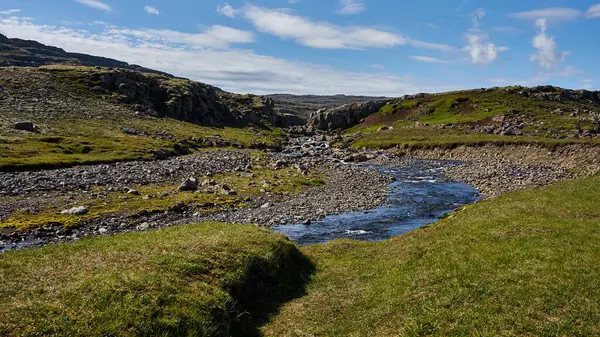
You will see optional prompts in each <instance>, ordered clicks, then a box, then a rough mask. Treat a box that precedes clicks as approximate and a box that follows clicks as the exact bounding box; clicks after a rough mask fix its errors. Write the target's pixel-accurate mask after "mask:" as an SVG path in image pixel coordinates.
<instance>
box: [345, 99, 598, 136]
mask: <svg viewBox="0 0 600 337" xmlns="http://www.w3.org/2000/svg"><path fill="white" fill-rule="evenodd" d="M521 90H523V89H522V88H519V87H506V88H493V89H488V90H480V89H476V90H464V91H455V92H447V93H440V94H433V95H425V96H423V97H420V98H415V99H408V100H402V99H397V100H395V101H392V102H391V103H390V104H388V105H386V106H383V107H382V108H381V109H380V111H379V112H378V114H380V115H383V116H388V117H390V118H389V122H388V123H390V124H389V125H393V126H409V125H414V123H415V122H420V123H427V124H435V125H440V124H467V125H469V124H487V123H489V121H490V119H491V118H492V117H494V116H497V115H519V116H520V117H519V118H521V119H524V120H526V121H528V123H529V124H530V125H529V126H528V127H526V128H525V129H524V131H525V132H527V133H529V134H531V135H535V136H539V137H548V136H549V135H559V136H566V135H568V133H569V131H570V130H573V129H575V128H576V127H579V128H581V129H582V130H592V129H595V128H597V125H596V124H595V123H594V122H593V121H591V120H589V119H587V117H589V114H588V113H587V112H585V111H590V110H591V111H598V106H595V105H593V104H591V103H590V102H587V103H586V102H584V101H582V102H578V101H569V100H565V101H562V102H560V101H544V100H540V99H538V98H535V97H522V96H521V95H520V94H519V93H520V91H521ZM557 109H561V110H562V111H563V112H564V113H563V114H562V115H559V114H553V113H552V112H553V111H555V110H557ZM576 110H577V111H579V115H578V116H575V117H571V116H570V114H571V113H572V112H574V111H576ZM395 116H397V118H394V117H395ZM580 117H584V118H586V119H584V120H582V119H580ZM540 122H543V124H541V123H540ZM391 123H393V124H391ZM532 123H533V124H532ZM380 126H382V125H377V127H380ZM372 130H373V125H371V124H370V123H369V118H367V119H366V120H365V122H364V123H362V124H359V125H357V126H355V127H353V128H352V129H351V130H349V131H350V132H358V131H363V132H368V131H372Z"/></svg>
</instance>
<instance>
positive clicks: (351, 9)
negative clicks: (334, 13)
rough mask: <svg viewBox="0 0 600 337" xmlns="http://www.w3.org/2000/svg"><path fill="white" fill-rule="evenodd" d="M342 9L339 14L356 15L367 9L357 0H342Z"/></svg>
mask: <svg viewBox="0 0 600 337" xmlns="http://www.w3.org/2000/svg"><path fill="white" fill-rule="evenodd" d="M340 5H341V6H342V8H340V9H339V10H338V14H342V15H354V14H359V13H362V12H364V11H365V10H366V9H367V7H366V6H365V4H363V3H362V2H359V1H357V0H340Z"/></svg>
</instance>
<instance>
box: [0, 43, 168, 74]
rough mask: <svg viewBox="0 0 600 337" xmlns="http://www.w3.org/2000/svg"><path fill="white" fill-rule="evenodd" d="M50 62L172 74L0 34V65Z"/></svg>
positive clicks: (26, 65) (30, 65)
mask: <svg viewBox="0 0 600 337" xmlns="http://www.w3.org/2000/svg"><path fill="white" fill-rule="evenodd" d="M50 64H65V65H79V66H100V67H113V68H122V69H129V70H135V71H139V72H144V73H155V74H162V75H165V76H169V77H173V75H170V74H167V73H164V72H161V71H158V70H153V69H148V68H144V67H142V66H138V65H135V64H129V63H127V62H122V61H117V60H113V59H110V58H106V57H100V56H92V55H86V54H79V53H69V52H66V51H65V50H63V49H61V48H57V47H52V46H47V45H44V44H41V43H39V42H37V41H31V40H22V39H13V38H8V37H6V36H5V35H2V34H0V67H6V66H19V67H39V66H43V65H50Z"/></svg>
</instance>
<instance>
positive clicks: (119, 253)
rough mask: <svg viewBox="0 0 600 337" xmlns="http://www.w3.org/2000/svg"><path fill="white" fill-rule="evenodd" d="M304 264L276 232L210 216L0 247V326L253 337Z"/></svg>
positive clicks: (296, 284) (298, 281)
mask: <svg viewBox="0 0 600 337" xmlns="http://www.w3.org/2000/svg"><path fill="white" fill-rule="evenodd" d="M292 266H293V268H292ZM311 268H312V267H311V265H310V264H309V263H308V261H307V260H306V259H305V258H304V257H303V256H302V255H301V254H300V253H299V251H298V250H297V248H296V247H295V246H294V245H293V244H291V243H290V242H289V241H287V240H285V239H284V238H283V237H282V236H281V235H277V234H272V233H271V232H269V231H268V230H265V229H260V228H258V227H255V226H239V225H226V224H220V223H204V224H198V225H189V226H179V227H172V228H168V229H163V230H159V231H151V232H144V233H133V234H125V235H117V236H113V237H110V238H99V239H88V240H83V241H81V242H79V243H76V244H62V245H55V246H49V247H45V248H41V249H37V250H28V251H19V252H10V253H5V254H2V255H0V270H2V272H1V273H0V298H2V305H1V306H0V334H1V335H11V336H12V335H19V336H21V335H51V334H53V335H87V336H100V335H110V336H133V335H146V336H159V335H177V336H185V335H190V336H191V335H201V336H205V335H211V336H229V335H230V334H233V335H240V336H242V335H243V336H248V335H253V334H255V333H256V332H257V330H256V325H257V324H260V323H261V322H262V321H263V320H264V319H265V318H266V315H268V314H269V313H270V312H272V311H273V310H275V309H276V307H277V305H278V303H279V301H281V300H285V299H286V298H288V297H290V296H295V295H298V294H299V292H300V291H302V284H303V282H304V281H303V280H305V279H306V277H307V275H308V274H309V273H310V271H311Z"/></svg>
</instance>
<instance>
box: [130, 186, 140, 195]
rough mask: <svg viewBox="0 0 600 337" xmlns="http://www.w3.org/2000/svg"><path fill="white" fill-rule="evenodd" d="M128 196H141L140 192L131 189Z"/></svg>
mask: <svg viewBox="0 0 600 337" xmlns="http://www.w3.org/2000/svg"><path fill="white" fill-rule="evenodd" d="M127 194H131V195H140V192H138V191H137V190H135V189H133V188H130V189H129V190H127Z"/></svg>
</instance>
